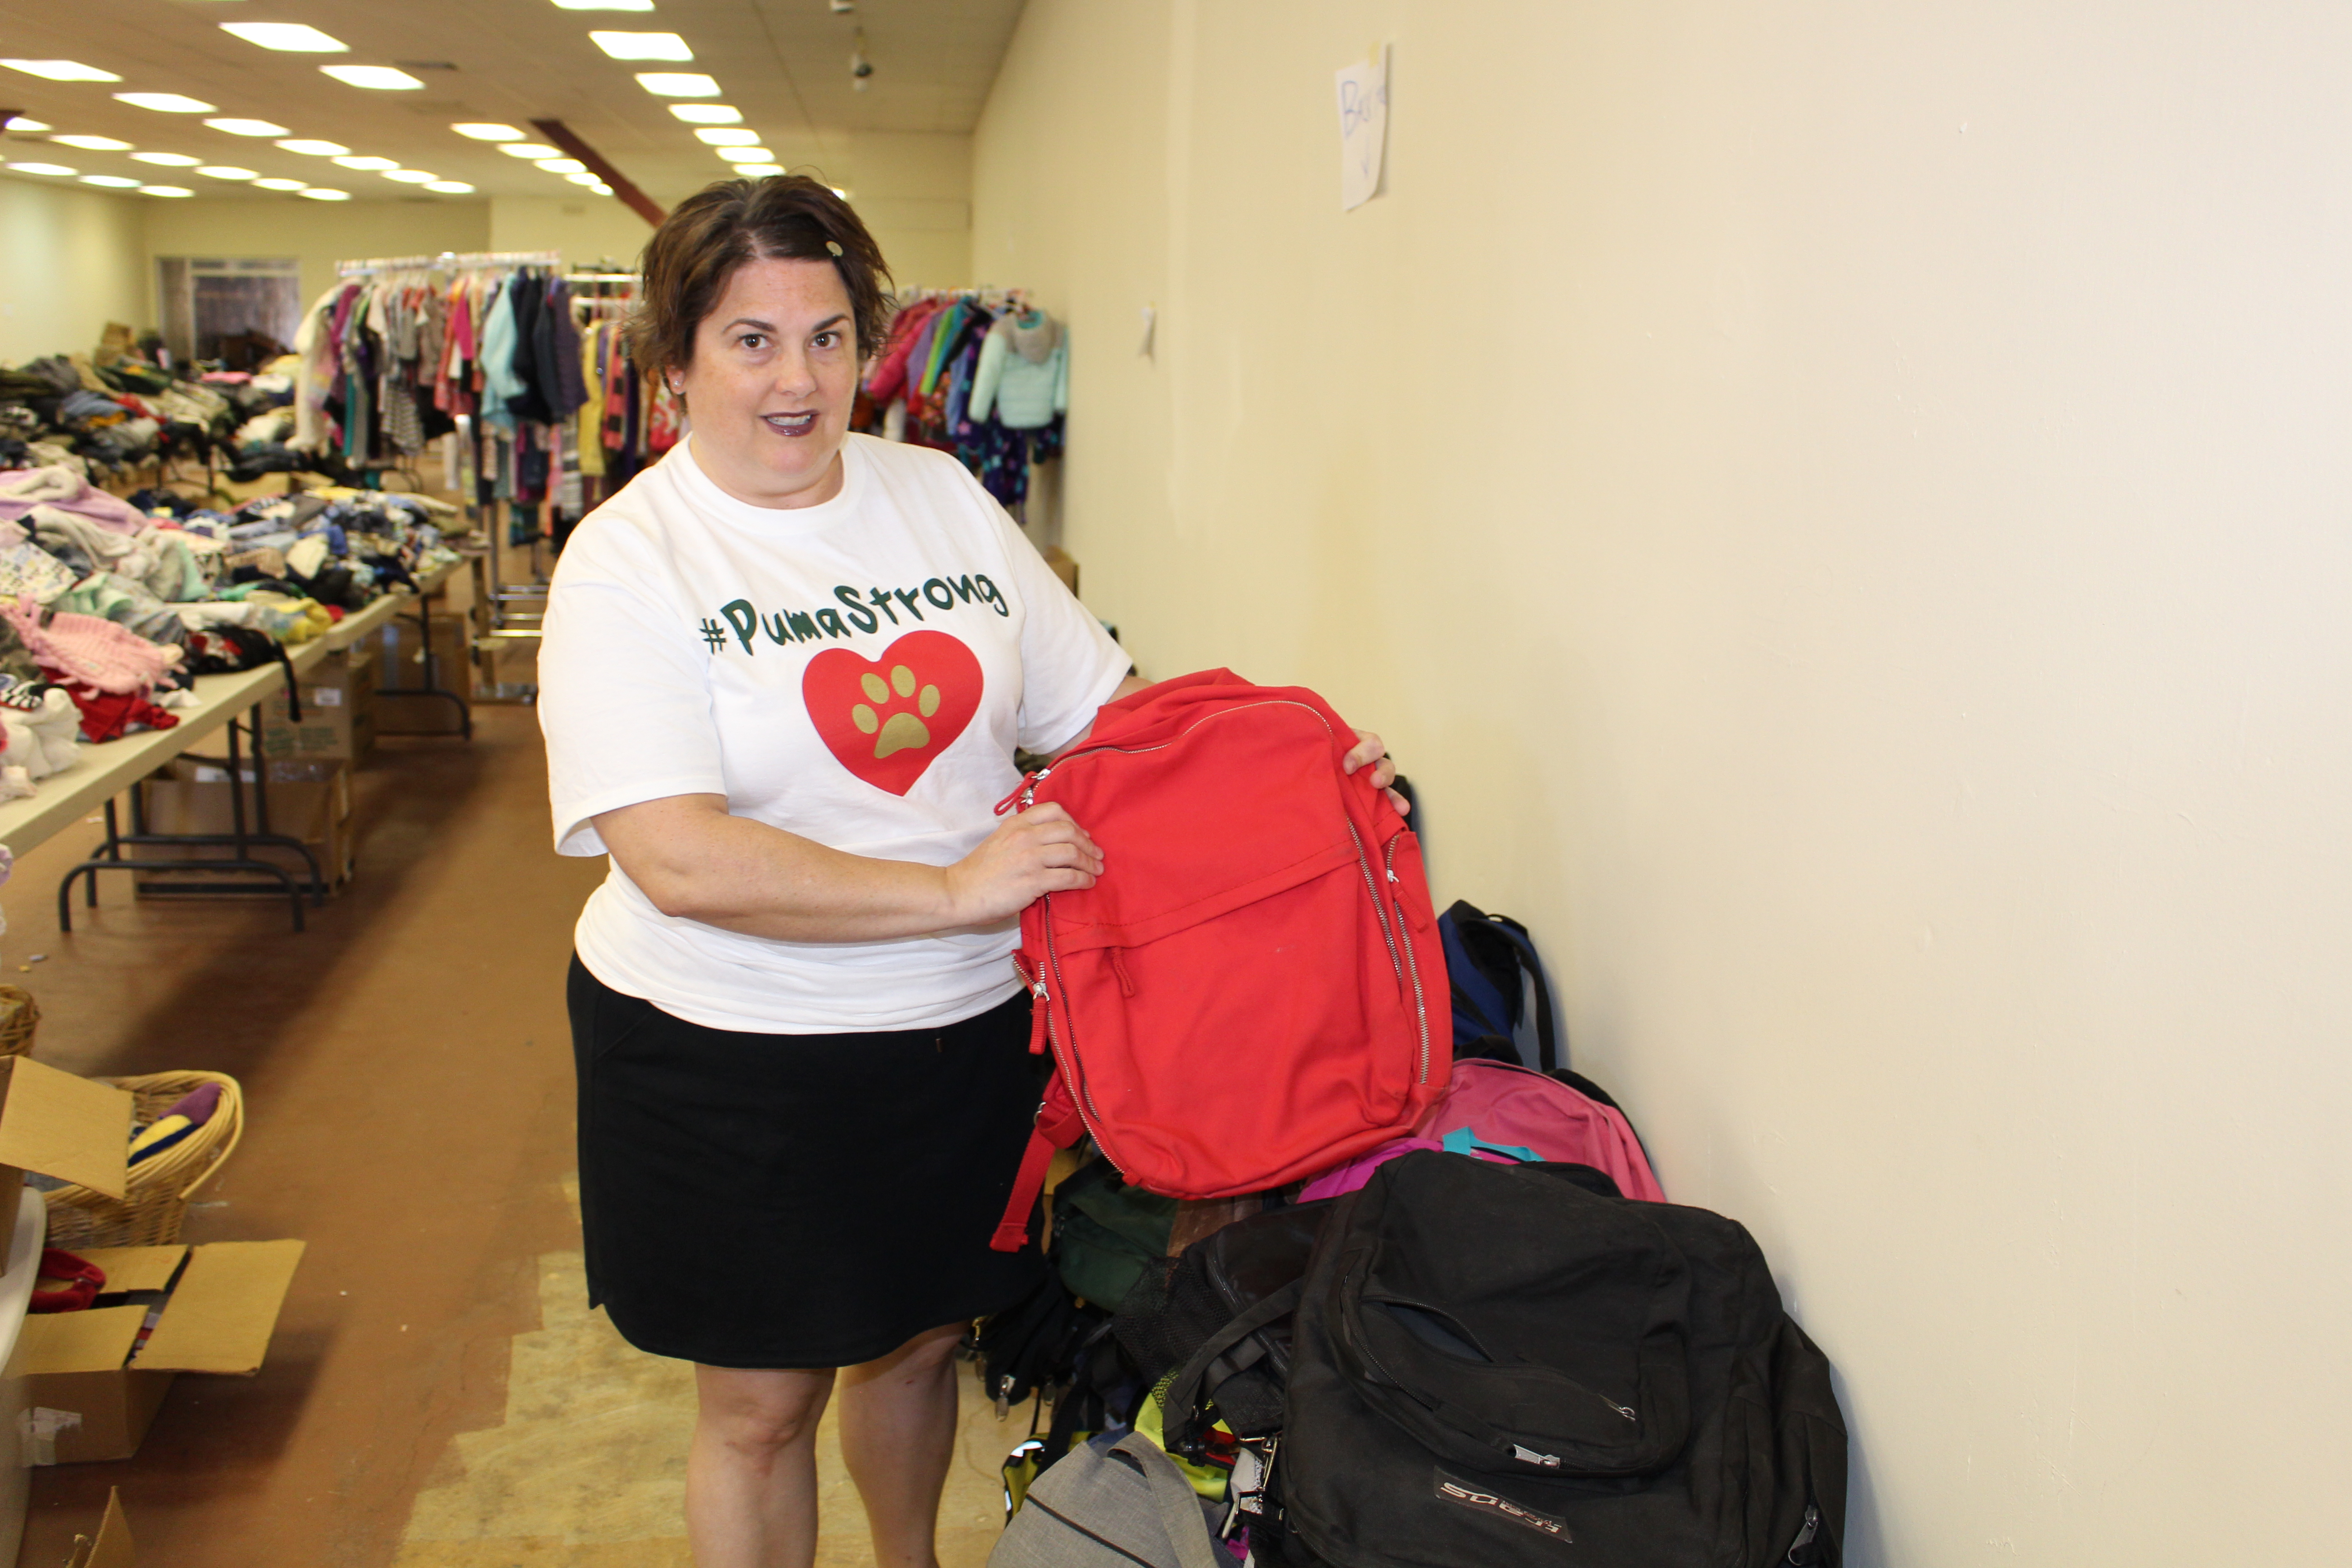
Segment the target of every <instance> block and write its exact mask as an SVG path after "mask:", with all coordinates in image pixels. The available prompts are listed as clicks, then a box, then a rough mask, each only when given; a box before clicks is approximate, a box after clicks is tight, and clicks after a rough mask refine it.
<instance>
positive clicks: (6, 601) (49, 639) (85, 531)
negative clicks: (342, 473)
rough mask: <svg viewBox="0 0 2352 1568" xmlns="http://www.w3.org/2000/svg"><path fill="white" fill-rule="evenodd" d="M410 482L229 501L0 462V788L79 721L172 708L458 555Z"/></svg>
mask: <svg viewBox="0 0 2352 1568" xmlns="http://www.w3.org/2000/svg"><path fill="white" fill-rule="evenodd" d="M454 510H456V509H454V508H452V507H450V506H449V505H448V504H447V503H446V502H442V501H436V500H430V499H428V498H426V497H423V496H412V495H394V494H387V493H384V492H382V491H373V490H353V489H325V490H318V491H313V492H310V493H308V494H304V495H295V496H268V497H263V498H260V499H257V500H252V501H248V502H247V503H246V504H245V505H243V506H240V507H237V508H236V509H235V510H229V511H218V510H209V509H206V508H204V507H200V506H198V505H196V504H194V503H193V502H191V501H189V500H186V499H185V498H184V497H181V496H178V495H174V494H173V493H171V492H169V491H165V490H142V491H141V492H139V493H138V494H137V495H135V496H133V497H131V499H129V500H124V499H122V498H121V497H118V496H115V495H111V494H110V493H108V492H107V491H105V490H102V489H98V488H97V487H95V486H93V485H91V484H90V483H89V480H88V479H85V478H84V477H83V476H82V475H81V474H79V473H78V472H76V471H75V470H74V469H72V468H68V467H66V466H64V465H55V466H51V467H47V468H28V469H16V470H9V471H0V734H5V738H6V742H7V744H6V745H5V748H0V799H5V798H10V797H12V796H16V795H26V794H30V793H32V789H33V786H34V784H36V782H37V781H38V780H39V779H41V778H43V777H45V776H47V774H49V773H55V772H57V771H58V770H59V769H60V768H63V767H66V766H68V765H70V764H71V763H72V762H73V760H74V744H75V739H76V737H77V735H78V736H79V739H80V740H82V741H93V742H94V741H107V740H112V739H113V738H114V737H116V736H118V735H121V734H126V733H129V732H131V731H137V730H142V729H168V728H170V727H171V726H172V725H173V724H175V723H177V722H178V721H177V720H176V719H175V718H174V717H173V714H172V712H171V710H172V709H173V708H174V707H183V706H186V705H187V704H189V703H191V702H193V701H194V700H195V699H194V693H193V691H192V690H191V689H190V688H191V683H192V682H193V680H194V678H195V677H196V676H198V675H204V674H211V673H215V672H218V671H222V670H228V669H243V668H252V667H253V666H254V665H256V664H258V663H262V662H265V661H267V660H269V659H271V658H278V657H281V650H282V649H283V648H284V647H286V646H287V645H289V644H295V643H300V642H304V641H307V640H308V639H310V638H311V637H317V636H318V635H320V633H321V632H323V631H325V630H327V629H328V628H329V627H331V626H333V625H334V624H335V622H336V621H338V620H340V619H341V617H342V616H344V615H346V614H348V613H350V612H351V611H353V610H357V609H361V608H362V607H364V606H365V605H367V604H369V603H370V602H371V601H373V600H374V599H375V598H377V597H379V596H381V595H383V594H385V593H387V592H390V591H391V590H392V589H394V588H395V587H402V586H405V587H410V588H413V587H415V581H416V577H417V574H420V573H424V572H429V571H432V570H434V569H435V568H436V567H438V566H440V565H441V564H443V563H445V562H448V561H452V560H455V559H456V558H457V557H456V552H454V551H452V550H450V549H449V547H448V546H447V545H446V543H444V542H442V537H441V531H440V527H439V524H438V521H437V520H440V519H445V518H446V517H447V516H448V515H449V514H451V513H452V512H454Z"/></svg>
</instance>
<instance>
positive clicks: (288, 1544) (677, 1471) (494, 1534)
mask: <svg viewBox="0 0 2352 1568" xmlns="http://www.w3.org/2000/svg"><path fill="white" fill-rule="evenodd" d="M477 717H478V721H479V722H478V730H477V739H476V740H475V742H473V743H472V744H471V745H467V744H465V743H463V742H457V741H454V740H448V741H441V740H429V741H419V740H393V741H387V742H385V743H384V745H383V748H382V749H381V750H380V751H379V752H378V753H377V755H376V757H375V758H374V759H373V762H372V763H369V764H368V765H367V766H366V767H365V768H363V769H362V772H361V773H360V774H359V776H358V781H357V782H358V784H359V786H360V787H359V790H358V805H357V811H358V814H359V820H360V822H361V824H362V828H361V831H362V838H361V843H360V852H359V855H360V871H359V876H358V878H357V879H356V880H355V881H354V883H353V884H352V888H351V889H350V890H349V891H348V892H347V893H346V894H344V895H343V896H342V897H341V898H339V899H337V900H333V901H331V904H330V907H329V908H327V909H326V910H320V911H314V913H313V916H312V921H311V928H310V931H308V932H307V933H305V934H302V935H299V936H298V935H295V934H293V933H292V932H291V931H289V926H288V921H287V918H286V912H285V907H284V905H283V904H282V903H279V902H275V901H270V900H216V901H206V902H203V903H193V902H191V903H153V902H150V903H140V902H137V901H135V900H133V899H132V898H131V889H130V887H129V886H128V880H127V879H122V878H116V879H110V883H109V886H108V887H107V888H106V889H105V890H104V893H103V895H102V901H101V907H100V909H99V910H97V911H96V912H95V914H94V915H92V914H89V913H87V912H85V911H79V910H78V911H77V917H76V919H77V925H78V927H79V929H77V930H76V931H74V933H73V934H72V935H70V936H64V935H60V934H59V933H58V930H57V917H56V913H55V889H56V887H57V883H58V878H59V877H60V876H61V875H62V874H63V872H64V869H65V868H66V867H67V866H68V865H69V864H70V863H71V862H72V861H73V860H74V859H75V858H79V855H80V854H81V853H82V852H83V850H84V848H85V847H86V846H87V845H88V844H89V842H91V841H92V840H94V838H95V837H96V832H97V830H96V828H95V827H94V826H91V825H89V824H87V823H86V824H84V825H83V826H81V827H79V829H77V830H75V832H73V833H70V834H68V835H65V836H63V837H60V838H58V839H56V840H52V841H51V842H50V843H49V844H48V845H47V846H44V847H40V848H39V849H37V850H35V851H33V852H31V853H28V854H26V855H24V856H23V857H22V858H19V860H18V861H17V864H16V876H15V878H14V879H13V880H12V881H11V882H10V884H9V885H8V887H7V888H6V889H5V893H0V906H5V910H6V913H7V916H8V921H9V927H10V929H9V931H8V933H7V935H6V936H5V938H0V974H5V977H6V978H7V979H9V980H11V981H14V982H16V983H17V984H23V985H26V986H27V987H29V988H30V989H32V990H33V991H34V992H35V994H37V997H38V999H39V1001H40V1005H41V1009H42V1013H43V1021H42V1024H41V1030H40V1037H39V1043H38V1047H37V1055H38V1056H39V1057H40V1058H42V1059H44V1060H46V1061H47V1062H49V1063H51V1064H52V1065H55V1066H58V1067H61V1068H67V1069H68V1070H69V1071H74V1072H79V1073H86V1074H99V1073H131V1072H151V1071H158V1070H162V1069H164V1068H215V1069H218V1070H222V1071H226V1072H229V1073H232V1074H235V1075H236V1077H237V1079H239V1080H240V1082H241V1083H242V1084H243V1085H244V1087H245V1090H246V1096H247V1133H246V1137H245V1141H244V1143H243V1145H242V1146H241V1147H240V1148H239V1149H238V1151H237V1152H236V1156H235V1157H234V1159H233V1160H232V1161H231V1163H229V1165H228V1166H227V1167H226V1170H225V1172H224V1173H223V1174H222V1175H221V1176H220V1177H218V1178H216V1179H215V1182H214V1183H213V1184H212V1185H211V1186H210V1188H209V1189H208V1190H207V1192H206V1193H205V1194H204V1195H205V1199H206V1200H208V1206H205V1207H204V1208H201V1209H199V1210H197V1211H196V1212H194V1214H192V1215H191V1218H190V1224H189V1231H188V1239H190V1240H193V1241H203V1240H214V1239H232V1238H266V1237H304V1238H306V1239H307V1240H308V1241H309V1242H310V1251H309V1254H308V1256H307V1258H305V1261H304V1263H303V1266H302V1268H301V1271H300V1272H299V1274H298V1275H297V1277H296V1279H295V1281H294V1287H293V1291H292V1294H291V1295H290V1297H289V1300H288V1301H287V1305H286V1310H285V1313H284V1316H283V1317H282V1318H281V1320H280V1321H279V1324H278V1336H277V1340H276V1342H275V1344H274V1345H273V1347H272V1349H271V1352H270V1357H269V1362H268V1365H266V1366H265V1367H264V1368H263V1369H262V1371H261V1372H260V1373H259V1374H258V1375H257V1376H255V1377H252V1378H249V1379H246V1378H221V1377H200V1376H184V1377H183V1378H181V1379H180V1380H179V1382H178V1383H177V1384H175V1385H174V1386H173V1390H172V1392H171V1394H170V1395H169V1396H168V1398H167V1399H166V1401H165V1403H164V1405H163V1411H162V1413H161V1415H159V1416H158V1417H157V1419H156V1422H155V1426H154V1428H153V1430H152V1432H150V1433H149V1435H148V1436H147V1440H146V1443H145V1445H144V1447H142V1449H141V1451H140V1453H139V1454H138V1455H137V1456H136V1457H134V1458H131V1459H128V1460H124V1461H121V1462H119V1463H114V1464H102V1465H83V1466H72V1467H64V1468H54V1469H42V1470H37V1471H35V1472H34V1477H33V1513H32V1518H31V1521H30V1522H29V1524H28V1526H27V1529H26V1540H25V1546H24V1550H23V1553H22V1555H21V1557H20V1559H19V1561H20V1563H24V1564H26V1565H30V1568H54V1565H56V1564H58V1563H63V1562H64V1561H65V1560H66V1556H67V1553H68V1550H69V1548H70V1546H71V1542H72V1539H73V1535H74V1533H75V1531H78V1530H79V1531H89V1530H92V1529H94V1528H95V1525H96V1522H97V1520H98V1517H99V1513H100V1510H101V1509H102V1508H103V1507H104V1505H105V1501H106V1495H107V1489H108V1488H109V1487H110V1486H117V1485H119V1486H120V1487H121V1489H122V1495H123V1501H124V1505H125V1507H126V1509H127V1510H128V1513H129V1517H130V1520H131V1525H132V1527H133V1530H134V1531H135V1532H136V1534H137V1536H138V1539H139V1542H140V1560H141V1562H142V1563H145V1564H149V1565H150V1568H231V1565H234V1568H252V1565H253V1564H255V1563H268V1564H279V1563H285V1564H297V1563H299V1564H303V1565H305V1568H313V1565H315V1568H387V1565H394V1564H397V1565H398V1568H542V1565H553V1564H566V1565H570V1564H578V1565H582V1568H592V1565H593V1568H607V1565H610V1568H619V1565H620V1564H624V1563H626V1564H629V1565H631V1568H667V1565H669V1564H678V1565H681V1568H682V1565H684V1564H687V1563H689V1562H690V1561H691V1559H690V1558H689V1556H688V1552H687V1550H686V1544H685V1541H684V1538H683V1536H684V1532H683V1527H682V1525H681V1523H680V1521H679V1505H680V1498H681V1495H682V1489H683V1488H682V1473H683V1462H684V1456H685V1449H686V1438H687V1433H688V1427H689V1426H690V1424H691V1419H692V1411H693V1391H692V1381H691V1374H690V1373H689V1372H688V1369H687V1368H686V1367H685V1366H684V1365H682V1364H681V1363H674V1362H665V1361H661V1360H657V1359H656V1358H653V1357H649V1356H644V1355H640V1354H639V1353H637V1352H635V1351H632V1350H630V1349H629V1348H628V1347H627V1346H626V1345H625V1344H623V1343H622V1342H620V1341H619V1339H618V1338H617V1336H615V1335H614V1333H613V1332H612V1331H611V1329H610V1328H609V1327H608V1326H607V1325H606V1324H605V1322H604V1317H603V1315H602V1314H601V1313H595V1314H592V1313H590V1312H588V1311H587V1310H586V1307H585V1298H584V1295H583V1289H582V1287H581V1264H580V1251H579V1245H580V1244H579V1233H578V1227H577V1221H576V1218H575V1215H574V1209H573V1206H572V1195H571V1178H572V1169H573V1160H572V1099H571V1095H572V1068H571V1061H570V1052H569V1045H568V1042H567V1038H566V1030H565V1025H564V1016H563V1000H562V973H563V965H564V962H565V958H566V955H567V953H568V952H569V949H570V945H571V928H572V919H573V916H574V914H575V913H576V912H577V910H578V909H579V906H580V902H581V900H582V899H583V898H584V897H585V896H586V894H587V892H588V890H589V889H590V888H591V887H592V886H593V884H594V882H595V881H596V879H598V878H599V877H600V876H601V875H602V874H603V863H602V862H601V861H580V860H566V859H561V858H557V857H556V856H555V855H554V854H553V853H552V851H551V849H550V847H549V843H548V836H549V830H548V823H547V803H546V795H545V771H544V762H543V757H542V754H541V747H540V742H539V732H538V727H537V723H536V721H535V717H534V715H533V714H532V713H531V712H530V710H527V709H516V708H488V707H485V708H481V709H478V710H477ZM35 953H40V954H45V955H46V957H45V959H44V961H43V962H41V963H36V964H32V965H31V966H30V968H29V970H28V971H27V970H25V969H24V968H23V967H22V966H24V965H26V963H27V962H28V960H29V959H30V957H31V955H33V954H35ZM967 1381H968V1382H969V1379H967ZM964 1408H965V1424H964V1438H963V1443H962V1451H961V1461H960V1463H959V1465H958V1466H957V1468H956V1472H955V1475H954V1477H953V1478H952V1479H951V1480H950V1489H949V1496H948V1502H947V1506H946V1508H945V1510H943V1516H942V1521H941V1529H940V1559H941V1562H942V1563H944V1564H946V1565H948V1568H976V1565H977V1564H980V1563H984V1562H985V1561H986V1558H987V1554H988V1551H989V1549H990V1546H991V1545H992V1543H993V1541H994V1538H995V1535H996V1533H997V1528H998V1525H999V1523H1000V1521H1001V1519H1002V1505H1001V1500H1000V1494H999V1489H998V1483H997V1476H996V1466H997V1464H998V1463H999V1461H1000V1460H1001V1459H1002V1458H1003V1454H1004V1452H1005V1450H1006V1449H1007V1448H1008V1447H1011V1446H1012V1444H1013V1442H1014V1441H1016V1440H1017V1439H1018V1438H1019V1437H1020V1436H1022V1435H1024V1431H1025V1422H1024V1420H1022V1419H1021V1418H1020V1417H1018V1416H1016V1417H1015V1418H1014V1419H1013V1420H1012V1421H1010V1422H1006V1423H1003V1424H1000V1423H999V1422H997V1421H996V1420H995V1419H994V1416H993V1414H992V1411H991V1410H990V1409H989V1407H988V1406H987V1405H986V1404H985V1403H984V1402H982V1400H980V1399H979V1397H978V1396H977V1394H976V1392H975V1391H974V1390H973V1389H972V1388H971V1387H969V1386H968V1387H967V1389H966V1392H965V1405H964ZM825 1447H826V1453H825V1456H824V1465H825V1468H824V1475H823V1480H824V1526H823V1529H824V1540H823V1543H822V1545H821V1547H820V1554H819V1562H820V1563H823V1564H825V1565H826V1568H847V1565H850V1564H857V1563H869V1562H871V1560H872V1559H871V1553H870V1551H869V1549H868V1546H867V1542H866V1530H865V1524H864V1520H863V1517H862V1515H861V1514H860V1512H859V1510H858V1508H857V1505H856V1494H855V1493H854V1491H853V1490H852V1489H850V1487H849V1484H848V1481H847V1479H846V1477H845V1474H844V1473H843V1471H842V1469H841V1466H840V1462H839V1458H838V1454H837V1451H835V1450H834V1449H833V1447H832V1444H831V1441H830V1433H829V1432H828V1434H827V1436H826V1441H825Z"/></svg>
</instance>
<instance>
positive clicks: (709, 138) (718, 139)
mask: <svg viewBox="0 0 2352 1568" xmlns="http://www.w3.org/2000/svg"><path fill="white" fill-rule="evenodd" d="M694 139H695V140H696V141H697V142H709V144H710V145H711V146H713V147H749V146H751V145H753V144H754V143H756V142H758V141H759V140H760V133H759V132H756V131H754V130H752V129H751V127H750V126H748V125H706V126H704V127H703V128H702V129H701V130H699V131H698V132H695V133H694Z"/></svg>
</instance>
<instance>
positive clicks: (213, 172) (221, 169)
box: [196, 163, 261, 180]
mask: <svg viewBox="0 0 2352 1568" xmlns="http://www.w3.org/2000/svg"><path fill="white" fill-rule="evenodd" d="M260 172H261V171H260V170H258V169H240V168H238V167H237V166H236V164H234V163H206V164H204V165H203V166H201V167H200V168H198V169H197V170H196V173H197V174H202V175H204V176H205V178H206V179H208V180H250V179H252V178H253V177H254V176H255V175H256V174H259V173H260Z"/></svg>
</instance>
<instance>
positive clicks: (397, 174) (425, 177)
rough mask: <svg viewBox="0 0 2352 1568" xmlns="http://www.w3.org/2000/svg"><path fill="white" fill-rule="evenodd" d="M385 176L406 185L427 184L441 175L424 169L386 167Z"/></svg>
mask: <svg viewBox="0 0 2352 1568" xmlns="http://www.w3.org/2000/svg"><path fill="white" fill-rule="evenodd" d="M383 177H384V178H385V179H387V180H398V181H399V182H400V183H401V184H404V185H426V184H432V183H433V182H434V181H436V180H437V179H439V178H440V177H441V176H440V175H438V174H426V173H425V171H424V170H422V169H386V170H385V171H384V172H383Z"/></svg>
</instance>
